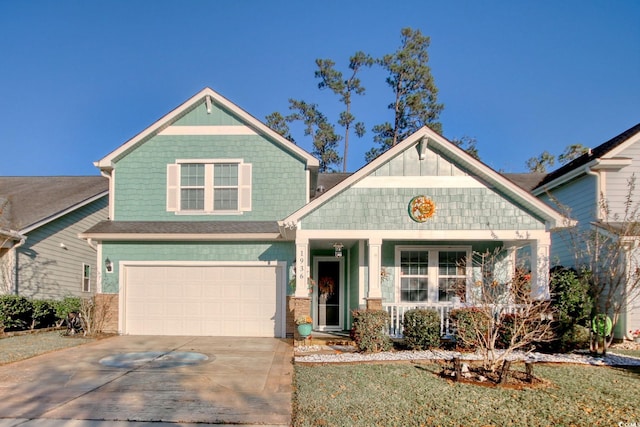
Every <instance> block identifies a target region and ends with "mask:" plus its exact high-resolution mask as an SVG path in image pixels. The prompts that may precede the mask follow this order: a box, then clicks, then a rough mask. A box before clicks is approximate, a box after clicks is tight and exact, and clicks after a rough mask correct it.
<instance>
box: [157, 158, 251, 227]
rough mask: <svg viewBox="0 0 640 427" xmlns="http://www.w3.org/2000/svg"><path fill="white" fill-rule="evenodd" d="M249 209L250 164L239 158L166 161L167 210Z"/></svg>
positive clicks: (230, 211)
mask: <svg viewBox="0 0 640 427" xmlns="http://www.w3.org/2000/svg"><path fill="white" fill-rule="evenodd" d="M250 210H251V165H250V164H248V163H243V162H242V160H233V159H231V160H198V161H195V160H178V161H177V162H176V164H170V165H167V211H169V212H179V213H186V214H190V213H191V214H218V213H223V214H236V213H242V212H245V211H250Z"/></svg>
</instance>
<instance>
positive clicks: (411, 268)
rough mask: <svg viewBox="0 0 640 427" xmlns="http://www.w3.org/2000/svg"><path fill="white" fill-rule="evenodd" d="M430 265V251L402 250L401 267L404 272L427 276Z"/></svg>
mask: <svg viewBox="0 0 640 427" xmlns="http://www.w3.org/2000/svg"><path fill="white" fill-rule="evenodd" d="M428 267H429V252H428V251H402V252H401V253H400V268H401V271H402V274H404V275H414V276H415V275H420V276H426V275H427V268H428Z"/></svg>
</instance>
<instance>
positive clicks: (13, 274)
mask: <svg viewBox="0 0 640 427" xmlns="http://www.w3.org/2000/svg"><path fill="white" fill-rule="evenodd" d="M107 193H108V181H107V179H106V178H103V177H100V176H37V177H34V176H25V177H0V266H1V267H0V294H17V295H22V296H25V297H29V298H38V299H61V298H63V297H65V296H80V297H84V296H90V295H93V293H94V292H95V289H96V282H97V280H96V279H97V274H96V273H97V268H96V250H95V248H92V247H91V246H89V245H87V242H86V241H83V240H81V239H79V238H78V233H80V232H81V231H84V230H86V229H87V228H89V227H91V226H93V225H95V224H97V223H98V222H100V221H103V220H105V219H107V210H108V207H107V204H108V195H107Z"/></svg>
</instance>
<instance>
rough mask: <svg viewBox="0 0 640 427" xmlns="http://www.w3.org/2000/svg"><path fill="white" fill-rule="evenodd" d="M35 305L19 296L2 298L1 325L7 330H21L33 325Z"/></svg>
mask: <svg viewBox="0 0 640 427" xmlns="http://www.w3.org/2000/svg"><path fill="white" fill-rule="evenodd" d="M32 316H33V304H32V303H31V301H29V300H28V299H27V298H25V297H21V296H19V295H3V296H0V325H3V327H4V328H5V329H13V330H20V329H26V328H28V327H29V326H30V325H31V320H32Z"/></svg>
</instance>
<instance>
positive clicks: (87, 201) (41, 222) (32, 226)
mask: <svg viewBox="0 0 640 427" xmlns="http://www.w3.org/2000/svg"><path fill="white" fill-rule="evenodd" d="M108 195H109V190H105V191H101V192H100V193H98V194H96V195H95V196H91V197H88V198H86V199H84V200H82V201H81V202H79V203H75V204H73V205H71V206H69V207H68V208H66V209H63V210H61V211H59V212H56V213H54V214H52V215H49V216H47V217H45V218H42V219H40V220H38V221H36V222H34V223H32V224H29V225H27V226H26V227H23V228H21V229H20V233H22V234H26V233H29V232H31V231H33V230H35V229H36V228H40V227H42V226H43V225H46V224H48V223H50V222H51V221H55V220H56V219H58V218H60V217H63V216H65V215H67V214H68V213H71V212H73V211H75V210H78V209H80V208H82V207H84V206H86V205H88V204H90V203H93V202H95V201H96V200H99V199H101V198H103V197H106V196H108Z"/></svg>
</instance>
